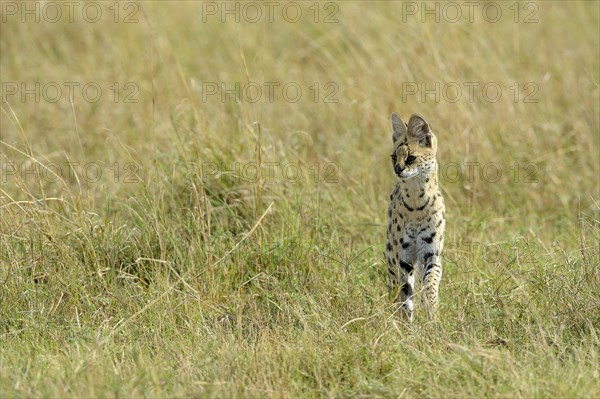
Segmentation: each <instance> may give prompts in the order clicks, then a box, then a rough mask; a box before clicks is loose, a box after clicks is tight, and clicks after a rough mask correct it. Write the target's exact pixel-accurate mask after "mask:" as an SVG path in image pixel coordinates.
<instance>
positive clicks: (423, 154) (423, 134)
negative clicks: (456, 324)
mask: <svg viewBox="0 0 600 399" xmlns="http://www.w3.org/2000/svg"><path fill="white" fill-rule="evenodd" d="M392 131H393V134H392V141H393V144H394V150H393V152H392V155H391V158H392V166H393V170H394V173H395V174H396V176H397V177H398V181H397V183H396V187H395V188H394V191H393V192H392V193H391V195H390V206H389V209H388V230H387V245H386V258H387V265H388V280H389V282H390V285H391V288H392V289H393V292H395V293H396V302H397V303H398V304H399V305H400V306H401V308H402V313H403V314H404V315H405V316H406V317H407V318H408V319H409V320H411V321H412V319H413V309H414V306H413V296H414V292H415V274H416V275H418V276H420V277H422V281H423V285H424V290H425V297H426V299H427V303H428V307H429V310H430V314H431V313H432V312H433V311H434V310H435V309H436V307H437V303H438V289H439V284H440V280H441V278H442V263H441V255H442V249H443V246H444V227H445V223H446V222H445V216H446V215H445V206H444V199H443V197H442V193H441V191H440V188H439V186H438V175H437V160H436V152H437V139H436V137H435V135H434V134H433V132H432V130H431V127H430V126H429V124H428V123H427V122H426V121H425V119H423V118H422V117H420V116H419V115H416V114H415V115H412V116H411V117H410V120H409V121H408V125H407V124H406V123H404V122H403V121H402V119H400V117H399V116H398V115H396V114H395V113H394V114H392ZM398 288H399V291H400V292H399V293H398Z"/></svg>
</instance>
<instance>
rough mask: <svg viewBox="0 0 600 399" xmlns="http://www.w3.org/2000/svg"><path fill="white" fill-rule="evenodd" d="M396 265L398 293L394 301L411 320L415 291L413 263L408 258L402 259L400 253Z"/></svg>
mask: <svg viewBox="0 0 600 399" xmlns="http://www.w3.org/2000/svg"><path fill="white" fill-rule="evenodd" d="M398 265H399V268H398V269H399V271H400V294H399V295H398V296H397V297H396V302H397V303H399V304H400V306H402V315H403V316H404V317H405V318H406V319H408V321H412V320H413V312H414V300H413V298H414V293H415V276H414V274H413V270H414V268H413V265H412V264H411V263H410V262H409V261H408V259H406V260H405V259H402V254H400V255H399V256H398Z"/></svg>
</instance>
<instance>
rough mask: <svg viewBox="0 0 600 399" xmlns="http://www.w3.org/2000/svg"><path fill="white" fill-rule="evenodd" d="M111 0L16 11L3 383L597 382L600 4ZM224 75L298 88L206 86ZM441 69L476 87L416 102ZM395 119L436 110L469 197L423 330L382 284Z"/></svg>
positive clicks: (458, 386) (219, 390)
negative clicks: (468, 15)
mask: <svg viewBox="0 0 600 399" xmlns="http://www.w3.org/2000/svg"><path fill="white" fill-rule="evenodd" d="M20 4H21V3H19V5H20ZM102 4H103V7H104V14H103V15H104V16H106V17H105V18H102V19H101V21H99V22H98V23H96V24H92V23H87V22H85V21H84V20H83V19H82V18H80V17H76V18H75V22H73V23H70V22H69V21H68V20H66V19H65V18H63V19H62V20H61V21H60V22H58V23H46V22H41V23H32V22H27V23H21V22H20V19H19V18H20V17H18V16H17V17H14V16H10V15H5V16H6V17H7V20H6V21H4V22H2V25H1V29H2V35H1V36H0V54H1V58H0V66H1V80H2V82H3V86H2V90H3V97H5V100H3V102H2V108H1V121H0V123H1V125H0V128H1V132H2V138H1V143H0V161H1V162H2V176H1V177H2V187H1V191H0V193H1V204H0V206H1V213H0V240H1V246H2V247H1V248H2V253H1V256H0V262H1V264H0V339H1V341H0V396H2V397H188V396H194V397H323V396H324V397H481V396H488V397H598V396H600V387H599V384H598V380H599V379H600V367H599V366H598V365H599V364H600V340H599V338H598V336H599V335H600V334H599V328H600V295H598V291H599V290H598V287H600V267H599V265H600V248H599V247H600V207H599V203H600V184H599V181H598V176H599V174H600V165H599V163H600V157H599V148H600V120H599V114H600V108H599V101H600V97H599V89H598V82H599V78H600V76H599V75H600V72H599V71H600V66H599V59H600V54H599V43H598V30H599V10H600V9H599V5H598V3H597V2H585V1H575V2H569V3H568V4H567V3H560V2H543V3H539V4H538V5H539V11H538V13H537V14H536V18H537V19H538V22H537V23H530V24H525V23H522V22H519V23H515V22H514V21H513V14H512V11H511V9H509V8H508V7H509V6H510V4H512V3H510V4H509V3H503V5H502V7H503V11H504V14H503V17H502V18H501V20H500V21H498V22H497V23H489V22H486V21H485V20H484V19H483V18H482V17H481V15H480V14H475V21H474V22H473V23H470V22H468V20H466V19H463V20H461V21H460V22H458V23H448V22H444V21H443V20H442V21H441V22H440V23H422V22H421V21H420V18H419V17H418V16H414V17H413V16H410V15H404V16H406V17H407V18H406V21H403V8H402V4H401V3H399V2H398V3H396V2H379V3H377V4H376V5H370V6H369V7H368V9H369V11H367V8H366V7H365V4H364V3H360V2H355V1H349V2H341V3H339V10H338V12H337V13H336V15H335V17H336V18H337V19H338V22H336V23H331V24H326V23H323V18H324V16H325V15H326V13H327V12H328V11H329V10H328V9H325V8H324V7H325V5H324V4H321V6H320V7H321V8H320V10H321V14H320V17H319V18H320V20H319V22H318V23H315V22H314V20H313V19H314V14H311V9H310V8H309V7H310V6H311V5H312V4H313V3H302V4H303V10H304V13H305V14H304V15H306V18H303V19H302V20H301V21H299V22H297V23H289V22H286V21H285V20H284V19H283V18H282V17H281V14H277V13H276V14H275V20H274V22H272V23H271V22H268V21H267V20H266V19H265V18H263V19H261V21H259V22H258V23H248V22H241V23H234V22H233V21H232V20H231V19H230V20H229V22H225V23H222V22H221V21H220V20H219V17H218V16H207V21H206V22H203V20H202V5H201V3H199V2H198V3H196V2H180V3H174V4H167V3H164V2H143V3H140V4H141V5H140V10H139V11H138V12H137V13H136V14H135V16H136V17H137V18H138V19H139V22H138V23H130V24H124V23H114V21H113V14H112V13H111V10H110V9H109V8H108V7H110V6H111V5H112V3H102ZM219 4H220V3H217V5H219ZM416 4H418V5H419V4H421V3H420V2H417V3H416ZM432 4H433V3H430V4H429V6H430V7H433V5H432ZM536 4H537V3H536ZM526 5H527V3H520V6H519V7H520V10H521V12H522V13H523V12H525V11H528V9H526V8H525V6H526ZM20 6H22V5H20ZM279 10H280V9H279ZM130 11H131V10H130V9H124V8H121V14H120V17H121V18H122V17H123V15H124V13H128V12H130ZM464 11H465V12H466V9H464ZM5 14H6V13H5ZM522 17H523V15H521V18H522ZM230 18H232V17H230ZM7 82H9V83H10V82H16V83H18V84H19V85H20V84H21V82H26V83H27V84H29V85H30V86H28V87H33V84H34V83H35V82H40V83H41V85H42V86H43V85H44V84H45V83H47V82H58V83H59V84H61V85H62V84H63V83H64V82H80V85H81V86H83V85H84V84H86V83H88V82H97V83H98V84H99V85H100V86H101V88H102V89H103V94H102V97H101V99H100V100H99V101H98V102H95V103H92V102H87V101H85V100H84V99H82V98H81V96H80V91H76V92H75V98H74V102H73V104H71V103H70V101H69V98H68V95H67V91H66V89H64V90H63V94H62V97H61V98H60V100H59V101H57V102H55V103H52V102H49V101H47V100H46V99H45V98H42V100H41V101H39V102H36V101H34V98H33V95H29V96H26V98H25V101H22V99H21V97H20V93H18V94H16V95H9V93H8V92H7V90H9V89H10V88H9V86H7V85H6V83H7ZM115 82H117V83H118V85H117V86H118V87H119V90H120V91H119V99H118V101H115V99H114V95H115V92H114V90H113V89H111V85H113V84H114V83H115ZM127 82H133V83H134V84H135V86H134V87H137V88H138V89H139V91H138V92H137V93H136V94H135V95H134V97H133V98H135V99H137V100H138V101H137V102H136V103H125V102H124V96H125V95H127V94H130V93H131V90H130V89H131V86H128V88H126V87H125V84H126V83H127ZM203 82H204V83H205V84H206V83H207V82H208V83H212V82H216V83H217V84H220V82H225V83H226V84H227V85H228V87H229V88H231V87H233V82H241V83H242V84H243V83H244V82H253V83H257V84H261V85H262V84H263V83H264V82H277V83H279V84H280V87H281V86H283V85H284V84H286V83H289V82H296V83H297V84H298V85H299V86H300V87H301V88H302V89H303V94H302V96H301V98H300V99H299V101H298V102H290V101H286V100H285V99H284V98H282V96H281V94H277V93H280V92H278V91H276V95H275V98H274V101H273V102H270V101H268V99H267V98H266V97H264V96H263V98H261V100H260V101H258V102H256V103H251V102H249V101H241V102H239V103H236V102H235V101H233V99H232V98H226V99H225V101H221V99H220V93H219V94H217V95H214V96H208V97H207V98H206V101H204V100H203V92H202V87H203ZM328 82H333V83H334V84H335V85H336V86H326V84H327V83H328ZM436 82H439V84H440V85H441V86H443V85H444V84H447V83H449V82H456V83H457V84H458V85H459V86H460V87H462V88H463V89H464V90H465V91H464V92H463V96H462V97H461V99H460V100H459V101H457V102H450V101H447V99H445V98H441V99H440V101H435V100H434V98H433V95H429V96H428V97H426V98H425V101H421V98H420V93H419V94H417V95H414V96H408V97H407V98H403V89H405V88H406V87H407V83H415V84H416V85H417V86H420V85H421V83H423V84H426V85H427V86H426V88H428V89H431V88H433V87H435V84H436ZM465 82H478V83H479V84H480V85H481V86H483V85H484V84H486V83H489V82H496V83H497V84H498V85H499V86H500V87H501V88H502V92H503V95H502V97H501V98H500V100H498V101H497V102H491V101H489V100H486V99H485V98H483V97H482V95H481V91H478V90H476V91H475V94H476V95H475V98H474V99H473V101H469V99H468V96H467V92H466V90H467V89H466V87H467V86H465ZM515 82H517V84H518V86H519V87H520V90H525V89H524V88H525V87H526V86H525V85H526V84H527V83H528V82H533V83H534V84H535V85H536V86H535V87H537V92H536V93H535V95H534V96H533V98H534V99H536V100H537V102H534V103H530V102H524V101H523V100H524V98H521V99H520V100H519V101H515V100H514V89H511V87H512V85H513V84H514V83H515ZM315 83H317V86H318V87H319V90H320V91H319V95H318V101H315V99H314V95H315V91H314V89H311V85H314V84H315ZM403 84H404V85H403ZM64 87H66V86H63V88H64ZM204 87H205V88H206V86H204ZM313 87H314V86H313ZM332 87H336V88H337V92H336V93H335V94H333V98H334V99H336V100H337V102H325V101H324V99H325V96H326V95H329V94H331V93H332V92H331V90H332V89H331V88H332ZM90 93H91V92H90ZM528 93H529V91H527V90H525V91H522V92H521V95H522V96H524V95H526V94H528ZM392 111H396V112H399V113H400V115H401V116H402V117H403V118H407V117H408V116H409V115H410V114H411V113H412V112H419V113H420V114H422V115H423V116H424V117H425V118H426V119H427V120H428V121H429V122H430V123H431V125H432V127H433V130H434V132H436V135H437V137H438V141H439V153H438V159H439V161H440V164H441V167H442V171H443V174H442V176H441V185H442V190H443V192H444V196H445V199H446V207H447V227H446V247H445V249H444V254H443V262H444V278H443V280H442V286H441V292H440V309H439V312H438V315H437V317H436V319H435V320H430V319H429V318H428V317H427V316H426V314H425V312H424V311H423V307H422V304H420V303H419V302H417V308H416V319H415V321H414V323H413V324H412V325H406V324H403V323H401V322H399V321H398V320H397V319H396V317H395V316H394V315H393V311H394V308H393V304H392V301H391V298H390V297H389V296H388V293H387V289H386V283H385V265H384V259H383V247H384V242H385V229H386V211H387V201H388V196H389V192H390V190H391V188H392V186H393V183H394V177H393V173H392V171H391V167H390V161H389V151H390V149H391V130H390V129H391V128H390V126H389V119H388V118H389V114H390V113H391V112H392ZM66 162H72V163H75V164H74V166H73V169H72V170H71V169H70V168H69V167H67V164H66ZM251 162H256V163H257V164H258V165H261V170H262V172H263V173H262V174H261V175H260V178H258V179H253V178H248V177H253V175H252V169H251V167H250V166H247V165H250V163H251ZM272 162H276V163H278V164H277V165H275V166H272V165H273V164H270V163H272ZM469 162H477V163H478V166H476V167H475V168H474V169H473V171H474V174H473V175H472V176H471V175H468V174H467V173H468V163H469ZM86 163H92V166H88V167H87V168H86ZM492 163H493V164H492ZM290 164H291V165H292V166H289V165H290ZM57 165H58V167H57ZM236 165H241V166H236ZM244 165H246V166H247V168H248V169H246V170H245V172H246V173H247V174H246V175H242V176H240V174H241V173H242V172H243V170H244V169H243V166H244ZM270 165H271V166H270ZM315 165H317V166H318V167H317V168H316V169H315ZM452 165H459V166H460V168H461V169H462V174H461V175H460V176H458V177H457V178H455V177H456V176H454V175H453V173H454V172H453V169H452V167H453V166H452ZM489 165H493V166H491V167H490V166H489ZM13 166H16V167H17V168H18V169H19V171H18V172H15V171H14V170H13V169H11V168H12V167H13ZM215 167H216V168H217V169H214V168H215ZM297 167H299V168H300V170H301V171H302V175H301V176H299V177H298V178H297V179H291V178H289V177H290V176H291V174H293V172H294V170H297V169H295V168H297ZM485 167H487V168H488V169H485V170H484V168H485ZM286 168H287V169H286ZM489 168H492V169H489ZM494 168H495V169H494ZM215 170H219V171H220V172H221V173H216V172H215ZM495 170H500V172H501V175H500V176H498V177H497V178H496V177H495V175H494V173H493V172H494V171H495ZM99 171H100V172H99ZM269 171H272V175H269ZM316 171H318V173H317V172H316ZM484 172H487V173H489V174H488V175H487V177H488V178H486V177H485V175H483V173H484ZM86 173H87V174H86ZM285 173H288V175H287V176H288V178H286V176H285ZM244 176H245V178H244ZM490 176H491V177H490Z"/></svg>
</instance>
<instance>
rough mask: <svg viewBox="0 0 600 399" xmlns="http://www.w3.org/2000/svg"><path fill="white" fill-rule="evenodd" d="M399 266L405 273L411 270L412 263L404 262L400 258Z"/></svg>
mask: <svg viewBox="0 0 600 399" xmlns="http://www.w3.org/2000/svg"><path fill="white" fill-rule="evenodd" d="M400 267H401V268H402V270H404V271H406V272H407V273H410V272H412V270H413V267H412V265H411V264H410V263H406V262H404V261H403V260H402V259H400Z"/></svg>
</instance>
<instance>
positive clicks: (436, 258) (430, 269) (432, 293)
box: [423, 252, 442, 317]
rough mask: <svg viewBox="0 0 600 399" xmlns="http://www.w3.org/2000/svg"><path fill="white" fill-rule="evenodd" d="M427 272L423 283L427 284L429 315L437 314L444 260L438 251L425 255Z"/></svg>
mask: <svg viewBox="0 0 600 399" xmlns="http://www.w3.org/2000/svg"><path fill="white" fill-rule="evenodd" d="M423 265H424V266H425V273H424V275H423V285H424V286H425V297H426V298H427V305H428V309H429V316H430V317H432V316H433V315H434V314H435V311H436V309H437V305H438V291H439V287H440V281H441V280H442V260H441V258H440V255H439V253H438V252H426V253H425V255H424V257H423Z"/></svg>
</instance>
